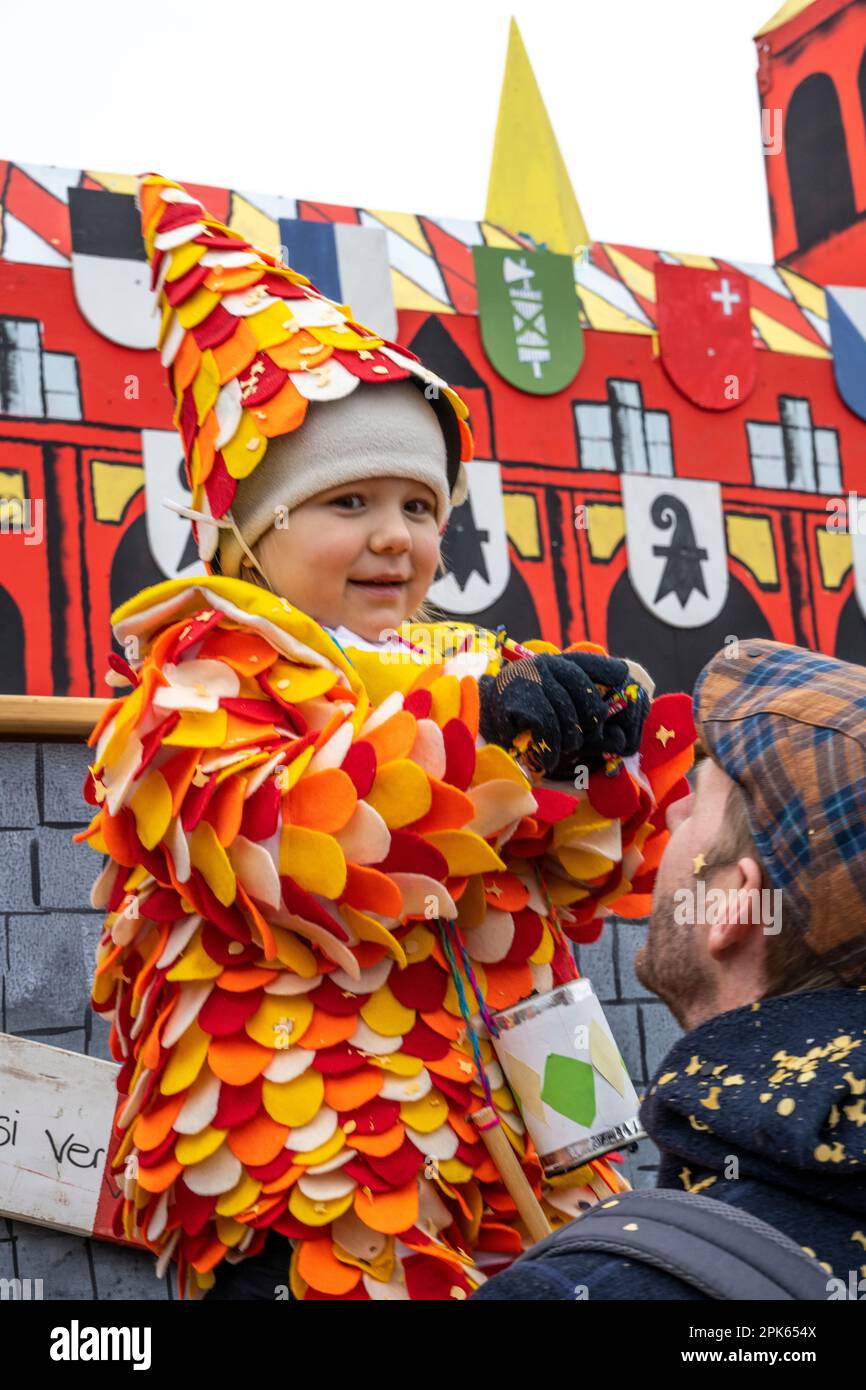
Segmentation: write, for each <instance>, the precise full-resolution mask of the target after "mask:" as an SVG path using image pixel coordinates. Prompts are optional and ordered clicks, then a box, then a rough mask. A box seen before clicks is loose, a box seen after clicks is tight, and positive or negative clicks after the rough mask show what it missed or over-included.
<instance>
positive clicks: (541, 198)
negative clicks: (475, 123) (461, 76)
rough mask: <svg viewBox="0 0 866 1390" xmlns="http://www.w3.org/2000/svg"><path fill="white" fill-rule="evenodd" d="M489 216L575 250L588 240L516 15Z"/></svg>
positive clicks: (551, 247)
mask: <svg viewBox="0 0 866 1390" xmlns="http://www.w3.org/2000/svg"><path fill="white" fill-rule="evenodd" d="M484 216H485V220H486V221H487V222H494V223H496V224H497V225H498V226H500V227H505V228H506V229H507V230H508V231H510V232H529V233H530V235H531V236H532V237H533V239H534V240H535V241H536V242H545V243H546V245H547V249H548V250H549V251H559V252H561V253H562V254H564V255H570V254H571V252H572V251H573V250H574V247H575V246H577V245H579V244H581V243H583V242H587V241H589V233H588V231H587V230H586V223H585V222H584V220H583V214H582V213H581V211H580V207H579V205H578V201H577V198H576V197H575V195H574V189H573V188H572V186H571V179H570V178H569V177H568V170H567V169H566V167H565V161H564V160H563V158H562V155H561V154H560V151H559V145H558V144H557V143H556V136H555V135H554V133H553V126H552V125H551V123H550V117H549V116H548V114H547V109H546V107H545V105H544V99H543V98H542V95H541V92H540V91H539V89H538V83H537V82H536V80H535V74H534V72H533V71H532V66H531V64H530V62H529V58H528V57H527V53H526V49H525V48H524V46H523V39H522V38H521V36H520V30H519V29H518V27H517V21H516V20H515V19H514V18H512V20H511V27H510V29H509V33H508V57H507V59H506V62H505V77H504V78H503V81H502V96H501V98H500V102H499V118H498V120H497V122H496V139H495V141H494V145H493V159H492V161H491V164H490V181H489V183H488V185H487V208H486V211H485V214H484Z"/></svg>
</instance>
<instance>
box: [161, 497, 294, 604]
mask: <svg viewBox="0 0 866 1390" xmlns="http://www.w3.org/2000/svg"><path fill="white" fill-rule="evenodd" d="M162 505H163V506H164V507H168V508H169V509H170V510H171V511H173V512H177V514H178V516H185V517H188V518H189V520H190V521H200V522H203V523H204V524H205V525H206V526H218V527H224V528H225V529H226V530H227V531H234V533H235V536H236V538H237V542H238V545H239V546H240V548H241V550H242V551H243V552H244V554H245V555H246V556H247V559H248V560H249V562H250V564H251V565H252V566H253V567H254V568H255V569H257V570H258V572H259V574H260V575H261V576H262V579H263V580H264V581H265V583H266V584H267V586H268V588H269V589H270V591H271V593H273V592H274V590H273V586H272V585H271V581H270V580H269V579H268V576H267V575H266V574H265V572H264V570H263V569H262V567H261V565H260V564H259V562H258V560H257V559H256V557H255V555H254V554H253V552H252V551H251V550H250V548H249V546H248V545H247V543H246V541H245V540H244V538H243V536H242V535H241V533H240V531H239V530H238V527H237V523H236V522H235V519H234V517H233V516H232V514H231V512H230V511H228V512H226V514H225V516H219V517H217V516H211V515H209V513H208V512H198V511H196V510H195V508H194V507H185V506H184V505H183V503H182V502H174V501H172V499H171V498H170V497H163V499H162Z"/></svg>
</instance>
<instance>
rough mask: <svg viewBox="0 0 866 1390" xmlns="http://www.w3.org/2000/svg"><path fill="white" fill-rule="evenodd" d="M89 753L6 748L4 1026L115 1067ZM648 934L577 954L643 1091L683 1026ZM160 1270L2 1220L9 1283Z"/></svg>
mask: <svg viewBox="0 0 866 1390" xmlns="http://www.w3.org/2000/svg"><path fill="white" fill-rule="evenodd" d="M89 758H90V750H89V749H88V748H87V747H86V746H85V745H84V744H83V743H78V742H70V741H60V740H57V741H45V742H40V743H32V742H23V741H12V740H4V741H0V921H2V933H3V937H2V943H0V1030H2V1031H3V1032H4V1033H16V1034H20V1035H22V1036H25V1037H29V1038H33V1039H35V1040H36V1041H37V1042H44V1043H48V1044H49V1045H51V1046H52V1047H64V1048H68V1049H69V1050H70V1051H73V1052H84V1053H86V1054H88V1055H89V1056H92V1057H103V1058H106V1059H108V1060H110V1059H111V1054H110V1053H109V1050H108V1032H109V1028H108V1025H107V1024H106V1023H105V1022H104V1020H102V1019H100V1018H98V1017H97V1016H96V1015H95V1014H93V1013H92V1012H91V1010H90V1006H89V1002H88V1001H89V996H90V980H91V975H92V971H93V962H94V958H95V953H96V943H97V941H98V939H99V934H100V929H101V924H102V917H103V914H102V913H101V912H95V911H94V910H93V909H92V908H91V907H90V888H91V885H92V883H93V880H94V879H95V878H96V875H97V874H98V872H99V869H100V865H101V860H100V857H99V856H98V855H96V854H94V853H93V851H92V850H90V849H89V848H88V847H87V846H86V845H76V844H73V843H72V838H71V837H72V835H73V834H74V833H75V831H76V830H78V829H83V828H84V826H86V825H87V824H88V823H89V820H90V814H89V811H90V808H89V807H88V806H87V805H86V803H85V802H84V800H83V798H82V795H81V788H82V786H83V784H84V776H85V772H86V768H87V763H88V761H89ZM643 931H644V928H643V927H642V926H641V925H639V924H636V923H633V922H616V923H610V924H609V925H608V926H607V927H606V928H605V931H604V932H603V934H602V937H601V939H600V940H599V941H598V942H596V943H595V944H593V945H592V946H581V947H579V948H578V964H579V967H580V971H581V974H583V975H586V976H587V977H588V978H589V979H590V980H591V981H592V984H593V987H594V988H595V991H596V993H597V994H598V997H599V999H600V1000H601V1002H602V1004H603V1005H604V1009H605V1013H606V1014H607V1017H608V1019H609V1020H610V1023H611V1027H612V1028H613V1031H614V1033H615V1035H616V1038H617V1041H618V1043H619V1046H620V1050H621V1051H622V1055H623V1057H624V1059H625V1062H626V1065H627V1066H628V1069H629V1071H630V1073H631V1076H632V1079H633V1081H634V1083H635V1087H636V1089H637V1090H638V1093H642V1091H643V1089H644V1087H645V1085H646V1082H647V1079H648V1077H649V1076H651V1075H652V1073H653V1072H654V1071H655V1069H656V1068H657V1066H658V1064H659V1062H660V1061H661V1059H662V1058H663V1057H664V1055H665V1053H666V1051H667V1050H668V1048H669V1047H670V1045H671V1044H672V1043H673V1041H674V1039H675V1038H676V1037H677V1036H678V1035H679V1031H680V1030H679V1028H678V1027H677V1025H676V1023H675V1022H674V1020H673V1018H672V1017H671V1015H670V1013H669V1012H668V1010H667V1009H666V1007H665V1006H664V1005H663V1004H662V1003H661V1002H660V1001H659V1000H657V999H656V998H655V997H654V996H652V995H650V994H648V993H647V991H646V990H644V989H643V987H642V986H641V985H640V984H639V983H638V980H637V979H636V977H635V974H634V969H633V966H632V960H633V957H634V953H635V951H636V949H637V947H638V946H639V944H640V942H641V940H642V939H643ZM656 1162H657V1155H656V1152H655V1149H654V1147H653V1145H652V1144H650V1143H649V1141H645V1142H644V1143H642V1144H640V1145H639V1146H638V1149H637V1152H636V1153H634V1154H628V1155H627V1156H626V1162H625V1165H624V1170H625V1172H626V1173H627V1175H628V1177H629V1180H630V1181H631V1182H632V1184H633V1185H634V1186H635V1187H647V1186H650V1187H651V1186H653V1185H654V1183H655V1167H656ZM153 1266H154V1260H153V1257H152V1256H151V1255H150V1254H141V1253H138V1252H136V1251H133V1250H128V1249H125V1248H124V1247H121V1246H114V1245H111V1244H109V1243H107V1242H105V1241H97V1240H82V1239H80V1238H79V1237H76V1236H66V1235H60V1234H57V1233H55V1232H52V1231H49V1230H46V1229H44V1228H42V1227H38V1226H33V1225H29V1224H27V1223H25V1222H15V1221H7V1220H5V1219H3V1218H2V1217H0V1278H13V1277H17V1278H21V1279H27V1278H31V1279H38V1278H41V1279H42V1280H43V1290H44V1296H45V1297H46V1298H49V1299H118V1300H125V1299H138V1298H142V1299H165V1298H172V1297H173V1296H174V1290H173V1286H172V1284H171V1283H170V1281H169V1280H158V1279H156V1277H155V1275H154V1273H153Z"/></svg>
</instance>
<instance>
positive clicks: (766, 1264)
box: [517, 1187, 827, 1301]
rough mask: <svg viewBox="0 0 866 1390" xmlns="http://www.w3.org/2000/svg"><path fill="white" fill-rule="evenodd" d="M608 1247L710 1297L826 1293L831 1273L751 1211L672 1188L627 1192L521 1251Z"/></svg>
mask: <svg viewBox="0 0 866 1390" xmlns="http://www.w3.org/2000/svg"><path fill="white" fill-rule="evenodd" d="M584 1250H586V1251H590V1250H592V1251H602V1252H606V1253H608V1254H611V1255H620V1256H623V1257H624V1258H626V1259H629V1260H637V1261H639V1262H642V1263H643V1264H648V1265H653V1266H654V1267H655V1268H656V1269H661V1270H664V1272H665V1273H666V1274H672V1275H674V1276H675V1278H677V1279H681V1280H682V1281H683V1282H684V1283H686V1284H690V1285H691V1286H692V1287H693V1288H696V1289H698V1290H699V1291H700V1292H701V1293H703V1294H705V1295H706V1296H707V1297H708V1298H718V1299H730V1300H738V1299H749V1300H780V1299H808V1300H821V1301H823V1300H825V1299H826V1297H827V1273H826V1271H825V1270H823V1269H822V1268H821V1266H820V1265H819V1263H818V1261H817V1260H813V1259H812V1258H811V1256H809V1255H807V1254H806V1252H805V1251H804V1250H803V1249H802V1247H801V1246H799V1245H797V1244H796V1242H795V1241H793V1240H790V1239H789V1237H788V1236H786V1235H783V1234H782V1232H781V1231H777V1230H776V1229H775V1227H773V1226H769V1225H768V1224H767V1222H766V1221H762V1220H761V1218H760V1217H758V1216H753V1215H752V1213H751V1212H746V1211H741V1210H740V1209H739V1208H738V1207H732V1206H730V1205H729V1204H728V1203H727V1202H721V1201H719V1200H717V1199H716V1198H713V1197H703V1196H701V1195H700V1194H698V1193H694V1192H677V1191H676V1190H675V1189H673V1188H662V1187H658V1188H652V1189H650V1190H648V1191H636V1192H621V1193H620V1194H619V1195H618V1196H617V1197H610V1198H608V1199H607V1200H606V1201H603V1202H601V1203H600V1204H599V1205H598V1206H595V1207H592V1208H590V1210H589V1211H586V1212H584V1213H583V1214H582V1215H581V1216H579V1217H577V1218H576V1219H575V1220H574V1221H571V1222H569V1224H568V1225H567V1226H563V1227H562V1228H561V1229H560V1230H558V1231H555V1232H554V1233H553V1235H550V1236H547V1237H546V1238H545V1239H544V1240H542V1241H540V1242H539V1243H538V1245H535V1246H533V1247H532V1249H531V1250H527V1252H526V1253H525V1254H524V1255H521V1257H520V1260H519V1261H517V1263H522V1262H524V1261H531V1260H540V1259H545V1258H551V1257H553V1258H556V1259H558V1258H559V1257H561V1256H565V1255H573V1254H579V1253H580V1252H581V1251H584Z"/></svg>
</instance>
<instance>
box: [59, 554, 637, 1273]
mask: <svg viewBox="0 0 866 1390" xmlns="http://www.w3.org/2000/svg"><path fill="white" fill-rule="evenodd" d="M112 623H113V627H114V632H115V636H116V637H117V640H118V642H119V643H120V644H121V646H122V647H123V648H124V650H125V651H126V653H127V656H128V658H129V660H130V662H131V666H132V673H133V674H134V678H135V679H136V681H137V684H136V685H135V687H134V689H132V691H131V692H130V693H129V694H127V695H125V696H124V697H122V698H119V699H117V700H115V701H113V702H112V703H111V705H110V706H109V708H108V710H107V711H106V713H105V715H104V716H103V718H102V719H101V720H100V721H99V723H98V724H97V726H96V728H95V729H94V731H93V734H92V735H91V739H90V743H91V746H94V745H95V748H94V756H93V762H92V765H91V768H90V774H91V781H90V796H89V799H90V800H91V802H92V804H93V805H94V807H95V812H96V813H95V815H94V818H93V821H92V822H91V825H90V826H89V828H88V829H87V831H84V832H82V833H81V835H80V836H79V837H77V838H79V839H82V840H84V839H86V840H87V841H88V842H89V844H90V845H91V847H92V848H94V849H96V850H97V851H99V852H101V853H103V854H105V855H107V856H108V858H107V862H106V863H105V866H104V868H103V870H102V872H101V873H100V875H99V877H98V879H97V881H96V883H95V885H94V889H93V895H92V901H93V905H94V906H95V907H99V908H101V909H104V910H105V911H106V914H107V915H106V919H105V927H104V931H103V935H102V940H101V942H100V946H99V950H98V958H97V970H96V976H95V980H94V985H93V1000H92V1002H93V1007H94V1008H95V1009H96V1010H97V1011H99V1012H101V1013H103V1014H105V1015H107V1016H108V1017H110V1018H111V1020H112V1031H111V1049H112V1054H113V1056H114V1057H115V1058H116V1060H117V1061H118V1062H120V1063H121V1069H120V1072H119V1074H118V1092H119V1099H118V1112H117V1117H116V1127H117V1130H118V1132H119V1133H120V1134H121V1135H122V1142H121V1144H120V1148H119V1150H118V1152H117V1155H116V1157H115V1160H114V1162H115V1166H116V1167H117V1168H120V1169H121V1170H122V1171H124V1172H125V1175H126V1177H125V1198H124V1201H123V1205H122V1209H121V1210H120V1211H119V1214H118V1229H119V1233H121V1234H123V1233H125V1235H126V1236H127V1238H129V1239H136V1240H139V1241H141V1242H143V1243H144V1244H146V1245H147V1246H148V1247H149V1248H150V1249H152V1250H153V1251H154V1252H156V1253H158V1254H159V1256H160V1265H161V1268H162V1269H165V1268H166V1267H167V1265H168V1263H169V1262H170V1261H172V1260H174V1261H176V1262H177V1279H178V1289H179V1291H180V1293H181V1296H192V1297H196V1296H200V1294H201V1292H202V1291H203V1290H206V1289H207V1288H208V1287H210V1285H211V1284H212V1283H213V1280H214V1269H215V1267H216V1266H217V1265H218V1264H219V1263H220V1261H222V1260H223V1259H226V1260H229V1261H234V1260H236V1259H239V1258H244V1257H249V1256H251V1255H254V1254H255V1253H257V1252H258V1251H259V1250H260V1249H261V1247H262V1245H263V1243H264V1240H265V1237H266V1234H267V1231H268V1230H275V1231H277V1232H280V1233H282V1234H283V1235H285V1236H287V1237H288V1238H289V1240H290V1241H291V1242H292V1251H293V1253H292V1257H291V1271H290V1275H289V1276H288V1282H290V1286H291V1289H292V1292H293V1295H294V1296H295V1297H296V1298H301V1299H303V1298H306V1297H310V1298H316V1299H323V1298H353V1299H374V1300H375V1299H384V1298H398V1299H400V1298H403V1299H405V1298H422V1299H428V1298H437V1299H438V1298H463V1297H467V1296H468V1295H469V1294H470V1293H471V1292H472V1290H473V1289H474V1288H475V1287H477V1286H478V1284H479V1283H480V1282H482V1281H483V1279H484V1277H485V1275H484V1269H485V1267H487V1268H490V1267H501V1265H502V1263H503V1262H504V1261H507V1260H508V1259H509V1258H512V1257H514V1256H515V1255H516V1254H518V1253H519V1251H520V1249H521V1248H522V1245H523V1243H524V1233H523V1232H522V1228H521V1226H520V1223H519V1220H518V1217H517V1214H516V1211H515V1208H514V1205H513V1203H512V1201H511V1198H510V1197H509V1195H508V1192H507V1190H506V1188H505V1187H504V1185H503V1184H502V1182H501V1179H500V1176H499V1174H498V1172H497V1170H496V1169H495V1167H494V1165H493V1164H492V1162H491V1160H490V1158H489V1157H488V1155H487V1151H486V1149H485V1148H484V1145H483V1143H482V1142H481V1140H480V1137H479V1133H478V1131H477V1129H476V1128H475V1126H474V1125H473V1123H472V1120H471V1115H472V1113H473V1112H474V1111H476V1110H478V1109H479V1108H480V1107H482V1106H483V1105H485V1104H487V1103H489V1102H490V1101H492V1104H493V1105H494V1107H495V1109H496V1111H497V1113H498V1115H499V1117H500V1120H501V1123H502V1124H503V1126H504V1130H505V1133H506V1135H507V1136H508V1138H509V1140H510V1142H511V1144H512V1145H513V1147H514V1149H515V1150H516V1152H517V1153H518V1155H519V1156H520V1157H521V1159H522V1161H523V1165H524V1169H525V1171H526V1173H527V1175H528V1177H529V1179H530V1181H531V1183H532V1184H533V1186H534V1188H535V1190H536V1193H537V1194H538V1195H540V1196H541V1197H542V1199H543V1200H544V1202H545V1204H546V1208H547V1210H548V1214H549V1216H550V1217H551V1218H552V1220H553V1222H554V1224H556V1223H557V1222H560V1221H562V1220H566V1219H569V1217H570V1216H571V1215H573V1214H574V1213H575V1210H576V1200H577V1196H578V1195H580V1196H586V1195H587V1189H586V1188H585V1187H584V1186H583V1184H584V1183H586V1182H587V1181H589V1180H590V1179H592V1180H593V1181H594V1182H595V1183H596V1185H597V1184H598V1179H599V1176H603V1177H605V1178H606V1180H607V1181H608V1182H609V1186H610V1188H611V1189H612V1190H617V1189H618V1187H619V1186H624V1185H625V1184H623V1183H621V1181H620V1180H618V1179H617V1178H616V1177H615V1175H614V1173H613V1170H612V1169H611V1168H610V1166H609V1165H607V1164H605V1163H603V1162H602V1161H601V1160H596V1161H595V1162H594V1163H593V1165H592V1171H590V1169H589V1167H587V1168H586V1169H582V1170H580V1172H579V1173H578V1174H577V1175H576V1176H575V1178H574V1179H573V1181H572V1183H571V1186H570V1187H566V1188H563V1187H562V1186H560V1185H559V1184H557V1185H556V1186H555V1187H551V1186H549V1185H547V1184H542V1181H541V1171H540V1167H539V1164H538V1162H537V1159H536V1156H535V1154H534V1152H533V1150H532V1147H531V1144H530V1143H529V1142H528V1139H527V1136H526V1132H525V1128H524V1125H523V1121H522V1119H521V1117H520V1114H519V1111H518V1109H517V1107H516V1104H515V1101H514V1099H513V1097H512V1095H511V1093H510V1091H509V1090H508V1087H507V1086H506V1084H505V1081H504V1078H503V1075H502V1072H501V1070H500V1068H499V1065H498V1063H497V1062H496V1060H495V1055H494V1052H493V1049H492V1046H491V1043H490V1040H489V1032H488V1030H487V1028H486V1026H485V1016H489V1011H493V1010H496V1009H500V1008H504V1007H507V1006H508V1005H510V1004H514V1003H516V1002H517V1001H518V1000H520V999H523V998H525V997H527V996H528V995H530V994H531V993H532V992H533V991H544V990H547V989H550V988H551V987H552V986H553V984H555V983H558V982H560V981H562V980H564V979H569V978H573V977H574V976H575V975H576V973H577V972H576V970H575V967H574V964H573V959H572V955H571V951H570V948H569V942H568V939H567V933H568V930H569V926H570V924H571V923H572V922H573V921H574V917H573V912H575V911H577V910H578V908H579V909H580V911H581V913H582V920H586V916H587V909H588V908H589V911H590V913H592V911H596V913H597V915H600V914H601V913H602V911H603V906H604V904H606V903H610V902H614V901H618V900H620V899H621V898H622V897H623V895H627V894H628V892H629V889H630V880H631V879H632V878H634V877H635V874H636V873H638V872H640V870H641V868H642V866H643V864H644V856H645V852H646V848H647V843H648V841H649V840H650V839H651V838H652V837H654V836H657V835H658V834H659V833H661V831H660V828H658V827H655V826H654V825H653V823H652V821H651V819H650V815H649V814H648V815H647V816H646V817H645V818H644V822H643V824H642V825H641V826H640V827H638V828H637V829H635V827H634V826H633V825H630V827H629V837H628V844H627V847H626V849H625V851H623V850H622V840H621V836H619V835H618V831H619V823H618V822H616V821H610V820H607V819H605V818H604V817H602V816H600V815H599V814H598V813H597V812H596V811H594V810H593V808H592V806H591V805H590V803H589V801H588V799H587V796H586V793H585V792H583V791H575V790H573V789H572V788H571V787H568V788H565V789H564V788H563V787H562V786H560V787H559V788H557V789H556V790H552V789H551V788H550V787H549V786H547V787H546V789H545V788H534V787H533V784H532V782H531V781H530V780H529V779H528V778H527V776H526V775H525V774H524V772H523V771H522V769H521V768H520V766H519V765H518V764H517V763H516V762H515V761H514V759H513V758H512V757H510V756H509V754H508V753H507V752H505V751H504V750H503V749H500V748H498V747H495V746H493V745H487V746H482V747H478V746H477V742H478V738H477V735H478V710H479V701H478V678H479V676H480V674H482V673H484V672H487V673H489V674H493V673H495V672H496V671H497V670H498V668H499V661H500V657H499V654H498V652H497V650H496V644H495V639H494V638H493V637H492V635H491V634H489V633H476V632H475V630H474V629H471V628H469V627H466V628H463V629H461V630H462V631H464V632H466V633H468V634H469V636H470V638H471V639H472V640H471V641H470V643H469V649H468V650H466V651H463V652H460V653H458V654H456V655H448V651H449V650H450V648H449V647H448V645H447V643H445V644H444V645H443V643H444V637H445V635H446V634H447V633H449V632H453V631H454V630H455V629H458V628H460V626H461V625H459V624H443V625H433V626H432V627H429V628H425V629H423V634H422V636H423V637H424V640H421V641H420V642H419V643H418V645H419V647H420V651H418V652H416V653H414V654H410V653H408V651H407V653H406V655H405V656H403V655H401V654H400V653H396V654H395V653H394V652H393V651H387V652H382V653H380V652H368V651H354V650H351V649H350V650H347V651H345V652H344V651H343V650H342V649H341V648H340V647H339V646H338V645H337V644H336V643H335V642H334V641H333V640H332V639H331V637H330V636H329V635H328V633H327V632H326V631H325V630H324V629H323V628H322V627H321V626H320V625H319V624H318V623H317V622H315V621H314V620H313V619H312V618H310V617H308V616H307V615H306V614H304V613H302V612H300V610H298V609H297V608H295V607H293V606H292V605H291V604H290V603H288V602H287V601H286V600H282V599H279V598H276V597H275V596H274V595H272V594H269V593H267V592H265V591H264V590H262V589H260V588H258V587H257V586H255V585H252V584H248V583H245V582H244V581H241V580H234V579H227V578H221V577H209V578H202V579H193V580H171V581H168V582H166V583H163V584H158V585H155V586H153V587H152V588H149V589H145V590H143V591H142V592H141V593H139V594H138V595H136V597H135V598H133V599H131V600H130V601H129V602H127V603H125V604H123V605H122V607H120V608H119V609H118V610H117V611H116V612H115V613H114V614H113V615H112ZM419 631H420V630H419V629H416V632H415V635H416V636H417V635H418V632H419ZM539 646H543V647H544V649H546V650H555V649H552V648H550V647H549V645H548V644H539ZM488 648H489V650H488ZM633 775H636V776H640V774H639V773H634V774H633ZM647 787H648V784H647ZM564 790H567V792H568V794H569V795H570V796H571V798H572V799H573V803H574V805H573V810H571V809H570V808H568V807H565V808H563V803H562V801H561V796H562V793H563V791H564ZM557 798H559V799H558V800H557ZM554 803H555V806H556V814H555V816H554V817H553V819H550V816H551V815H552V813H551V810H550V807H551V806H552V805H554ZM563 809H565V810H567V811H569V814H567V815H564V814H563ZM554 820H555V824H554V823H553V822H554ZM617 844H619V846H620V849H619V850H617V848H616V846H617ZM479 1063H480V1068H479ZM589 1196H590V1197H591V1196H592V1194H591V1192H590V1193H589Z"/></svg>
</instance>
